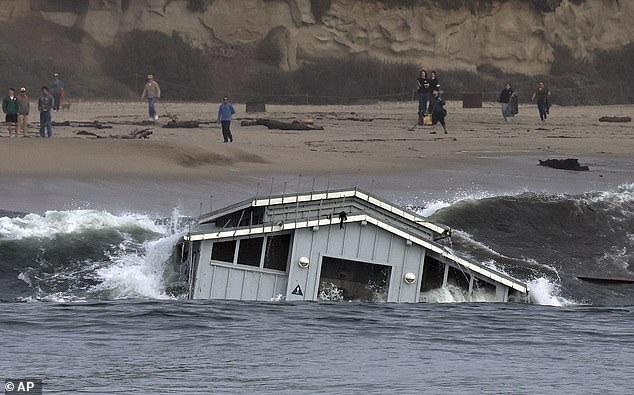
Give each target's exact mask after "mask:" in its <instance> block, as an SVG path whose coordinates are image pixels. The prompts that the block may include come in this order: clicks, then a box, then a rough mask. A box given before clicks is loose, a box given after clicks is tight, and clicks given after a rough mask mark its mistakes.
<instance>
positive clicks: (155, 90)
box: [141, 74, 161, 121]
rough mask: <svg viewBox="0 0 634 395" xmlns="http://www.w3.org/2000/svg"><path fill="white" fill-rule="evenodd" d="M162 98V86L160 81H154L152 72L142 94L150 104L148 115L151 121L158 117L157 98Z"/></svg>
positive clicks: (142, 97)
mask: <svg viewBox="0 0 634 395" xmlns="http://www.w3.org/2000/svg"><path fill="white" fill-rule="evenodd" d="M160 98H161V87H160V86H159V84H158V82H156V81H154V76H153V75H152V74H148V76H147V83H146V84H145V87H144V88H143V93H142V94H141V100H147V105H148V115H149V119H150V121H156V120H157V119H158V114H157V113H156V108H155V106H156V100H157V99H160Z"/></svg>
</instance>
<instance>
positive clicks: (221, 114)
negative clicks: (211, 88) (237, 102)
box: [218, 96, 236, 143]
mask: <svg viewBox="0 0 634 395" xmlns="http://www.w3.org/2000/svg"><path fill="white" fill-rule="evenodd" d="M235 113H236V110H235V109H234V108H233V105H232V104H231V103H229V96H225V97H223V98H222V104H221V105H220V107H218V122H220V124H221V125H222V138H223V139H224V142H225V143H232V142H233V136H232V135H231V117H232V116H233V114H235Z"/></svg>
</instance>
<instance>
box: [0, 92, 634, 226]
mask: <svg viewBox="0 0 634 395" xmlns="http://www.w3.org/2000/svg"><path fill="white" fill-rule="evenodd" d="M235 106H236V110H237V112H238V113H237V114H236V118H235V121H234V122H233V123H232V132H233V135H234V140H235V142H234V143H228V144H225V143H223V142H222V136H221V133H220V126H219V125H217V124H214V123H205V124H203V125H202V127H200V128H196V129H168V128H163V127H162V125H164V124H165V123H166V122H167V121H168V119H169V117H175V118H177V119H178V120H179V121H185V120H200V121H203V122H211V121H213V120H214V118H215V112H216V109H217V104H206V103H159V105H158V110H159V113H160V114H161V118H160V119H159V120H158V122H156V123H151V124H148V125H141V123H143V121H144V120H145V118H146V106H145V105H144V104H142V103H97V102H78V103H73V105H72V107H71V109H70V111H64V112H59V113H55V114H54V121H57V122H63V121H82V122H93V121H99V122H102V123H103V124H104V125H108V126H112V128H111V129H95V128H89V127H77V126H58V127H55V128H54V131H53V134H54V137H53V138H52V139H42V138H39V137H36V136H37V134H38V133H37V130H36V127H37V125H36V124H35V123H32V124H31V129H30V131H29V136H30V137H29V138H8V137H7V135H8V133H7V131H6V129H4V130H2V133H1V134H0V136H2V137H0V199H1V201H0V208H2V209H9V210H17V211H35V212H41V211H45V210H47V209H72V208H79V207H93V208H105V209H109V210H116V211H127V210H129V211H142V212H156V213H161V214H167V213H169V212H171V211H172V209H174V208H175V207H181V209H182V211H183V213H184V214H188V215H195V214H198V212H199V211H201V205H202V211H208V210H209V207H210V206H212V207H213V208H219V207H220V206H222V205H224V204H229V203H231V202H233V201H235V200H242V199H245V198H248V197H251V196H253V195H255V194H256V193H257V194H259V195H267V194H269V193H270V191H271V190H273V193H281V192H282V191H286V192H292V191H296V190H297V189H298V187H299V188H300V189H301V190H308V189H311V188H312V187H313V185H314V187H315V189H326V188H337V187H354V186H358V187H359V188H362V189H365V190H371V191H373V192H375V193H379V194H381V195H382V196H384V197H386V198H389V199H394V200H396V201H400V202H402V203H411V204H421V205H422V204H425V202H429V201H431V200H435V199H442V200H448V201H452V200H454V199H455V198H457V197H461V196H486V195H490V194H501V193H519V192H522V191H538V192H552V193H582V192H585V191H590V190H609V189H614V188H617V187H618V185H620V184H624V183H632V182H634V164H632V162H634V161H633V160H632V159H634V139H633V138H632V137H633V135H634V125H633V124H632V123H603V122H599V121H598V118H599V117H601V116H604V115H609V116H632V115H633V113H634V106H633V105H623V106H592V107H557V106H554V107H553V108H552V109H551V117H550V118H549V119H548V121H547V122H545V123H542V122H540V121H539V118H538V115H537V109H536V108H535V106H533V105H525V106H520V114H519V115H518V116H517V117H516V118H515V119H514V120H513V121H511V122H508V123H506V122H504V121H503V120H502V119H501V115H500V110H499V107H498V105H497V104H495V103H485V106H484V108H482V109H462V108H461V107H460V106H461V103H459V102H450V103H449V104H448V106H447V108H448V111H449V116H448V118H447V126H448V129H449V134H447V135H445V134H442V129H441V128H438V129H437V132H438V133H437V134H431V133H430V131H431V128H430V127H423V126H417V127H415V128H413V126H414V124H415V122H416V115H415V111H416V104H415V103H380V104H373V105H358V106H273V105H269V106H267V113H265V114H247V113H246V112H245V107H244V105H242V104H239V103H238V104H236V105H235ZM36 116H37V114H34V115H32V116H31V118H32V120H34V119H35V118H36ZM256 117H265V118H269V119H276V120H284V121H291V120H305V119H313V120H314V122H315V125H318V126H323V127H324V130H321V131H320V130H315V131H279V130H269V129H267V128H265V127H263V126H250V127H241V126H240V121H241V120H245V119H253V118H256ZM146 128H149V129H151V130H152V135H151V136H150V138H149V139H140V140H131V139H122V138H119V137H121V136H127V135H128V134H129V133H130V132H132V131H134V130H139V129H146ZM82 130H83V131H87V132H90V133H95V134H97V135H98V136H99V137H101V138H96V137H92V136H80V135H78V134H77V132H79V131H82ZM568 157H571V158H578V159H579V161H580V163H581V164H582V165H588V166H590V170H591V171H590V172H572V171H562V170H554V169H549V168H544V167H541V166H537V164H538V161H539V160H540V159H542V160H543V159H549V158H568ZM300 175H301V176H300ZM210 196H212V197H211V198H210Z"/></svg>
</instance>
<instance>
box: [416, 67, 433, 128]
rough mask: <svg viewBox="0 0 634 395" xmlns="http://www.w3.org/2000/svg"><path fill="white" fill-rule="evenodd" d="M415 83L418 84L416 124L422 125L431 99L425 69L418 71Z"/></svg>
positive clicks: (429, 85)
mask: <svg viewBox="0 0 634 395" xmlns="http://www.w3.org/2000/svg"><path fill="white" fill-rule="evenodd" d="M416 83H417V84H418V124H419V125H422V124H423V120H424V118H425V116H426V115H427V105H428V104H429V98H430V97H431V83H430V81H429V78H427V71H425V69H422V70H421V71H420V74H419V75H418V78H416Z"/></svg>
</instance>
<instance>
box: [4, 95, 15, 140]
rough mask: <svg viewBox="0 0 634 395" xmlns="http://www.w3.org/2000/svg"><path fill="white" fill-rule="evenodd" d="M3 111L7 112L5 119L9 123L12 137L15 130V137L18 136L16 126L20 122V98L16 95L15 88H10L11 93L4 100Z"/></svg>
mask: <svg viewBox="0 0 634 395" xmlns="http://www.w3.org/2000/svg"><path fill="white" fill-rule="evenodd" d="M2 111H3V112H4V113H5V114H6V117H5V121H6V122H7V125H8V126H7V128H8V129H9V137H11V132H15V137H18V129H17V128H16V123H17V122H18V98H17V97H15V89H13V88H9V94H8V95H7V97H5V98H4V99H3V100H2Z"/></svg>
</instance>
